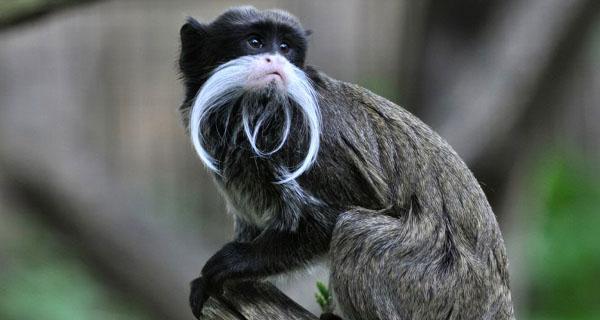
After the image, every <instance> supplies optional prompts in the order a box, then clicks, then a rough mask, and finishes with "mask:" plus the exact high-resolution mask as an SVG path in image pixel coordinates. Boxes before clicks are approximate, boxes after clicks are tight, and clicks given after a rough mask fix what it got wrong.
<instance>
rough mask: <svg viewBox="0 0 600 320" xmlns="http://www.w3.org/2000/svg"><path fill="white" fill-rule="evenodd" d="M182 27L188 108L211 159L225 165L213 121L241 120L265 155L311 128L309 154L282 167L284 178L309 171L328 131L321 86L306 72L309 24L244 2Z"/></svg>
mask: <svg viewBox="0 0 600 320" xmlns="http://www.w3.org/2000/svg"><path fill="white" fill-rule="evenodd" d="M180 33H181V55H180V59H179V66H180V69H181V73H182V75H183V80H184V83H185V86H186V98H185V102H184V104H183V106H182V112H183V113H184V120H186V121H189V122H188V125H189V129H190V135H191V138H192V142H193V144H194V147H195V149H196V151H197V153H198V155H199V156H200V158H201V159H202V161H203V162H204V163H205V164H206V166H207V167H208V168H209V169H211V170H213V171H215V172H218V171H219V164H218V163H217V162H218V161H217V159H215V157H214V155H213V154H211V152H210V151H214V149H215V148H214V146H215V145H216V144H219V143H220V142H219V141H215V139H214V136H213V137H212V139H211V137H209V136H208V135H210V133H211V132H214V131H215V130H212V131H211V130H210V128H214V127H215V126H219V125H223V124H224V123H227V125H229V124H228V122H229V120H230V119H239V120H240V122H241V123H239V125H240V128H243V131H244V132H245V136H246V138H247V142H246V143H248V144H249V145H250V147H251V149H252V150H253V151H254V153H255V154H256V155H257V156H259V157H270V156H272V155H274V154H275V153H277V152H278V151H280V150H281V149H282V147H283V146H284V145H285V144H286V141H287V140H288V136H289V135H290V132H292V131H294V130H295V131H297V132H304V133H306V141H307V147H306V148H305V150H304V151H305V157H304V158H303V159H302V160H301V161H300V162H299V163H297V164H295V165H294V168H289V167H283V166H281V167H279V169H278V170H279V173H278V175H279V177H280V179H279V181H280V182H287V181H291V180H293V179H295V178H296V177H298V176H299V175H300V174H302V173H303V172H304V171H306V170H307V169H308V168H309V167H310V165H311V164H312V163H313V162H314V160H315V158H316V155H317V151H318V147H319V134H320V113H319V108H318V104H317V99H316V93H315V91H314V89H313V86H312V84H311V82H310V80H309V78H308V77H307V75H306V74H305V72H304V62H305V57H306V48H307V36H308V35H309V31H307V30H305V29H304V28H303V27H302V25H301V24H300V23H299V22H298V20H297V19H296V18H295V17H294V16H292V15H290V14H289V13H287V12H284V11H280V10H264V11H259V10H257V9H255V8H253V7H240V8H233V9H230V10H228V11H226V12H225V13H223V14H222V15H220V16H219V17H217V18H216V19H215V20H214V21H213V22H212V23H209V24H202V23H200V22H198V21H196V20H194V19H193V18H189V19H188V20H187V23H185V24H184V25H183V27H182V28H181V32H180ZM232 114H233V116H232ZM236 115H239V117H236ZM295 124H298V125H299V126H300V127H301V128H295ZM236 125H238V124H232V126H236ZM266 128H270V130H269V131H267V129H266ZM273 128H276V129H277V130H275V131H276V132H274V130H273ZM305 129H308V130H305ZM275 136H277V137H275ZM274 141H276V142H274ZM229 143H232V142H231V141H229ZM211 144H212V145H211Z"/></svg>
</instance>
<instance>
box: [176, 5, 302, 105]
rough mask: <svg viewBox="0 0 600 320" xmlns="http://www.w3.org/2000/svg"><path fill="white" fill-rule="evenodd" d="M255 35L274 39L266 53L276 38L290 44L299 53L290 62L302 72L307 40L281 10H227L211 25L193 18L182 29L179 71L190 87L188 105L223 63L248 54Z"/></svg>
mask: <svg viewBox="0 0 600 320" xmlns="http://www.w3.org/2000/svg"><path fill="white" fill-rule="evenodd" d="M252 34H264V35H270V36H271V37H269V38H270V39H268V40H269V41H266V44H267V45H265V47H264V48H263V50H261V51H262V52H268V51H269V50H272V49H273V48H272V46H273V44H274V41H275V40H276V39H274V38H275V37H274V36H277V37H279V38H283V39H285V40H287V41H289V42H290V44H291V45H293V46H294V47H295V48H297V50H296V51H295V52H294V53H293V55H292V56H291V57H290V59H289V60H290V62H292V63H293V64H294V65H296V66H297V67H299V68H303V67H304V63H305V59H306V48H307V36H308V35H310V31H307V30H305V29H304V28H303V27H302V25H301V24H300V22H299V21H298V19H297V18H296V17H294V16H292V15H290V14H289V13H287V12H285V11H281V10H264V11H258V10H257V9H255V8H254V7H239V8H232V9H229V10H227V11H226V12H225V13H223V14H221V15H220V16H219V17H217V18H216V19H215V20H214V21H213V22H212V23H210V24H202V23H200V22H198V21H196V20H195V19H194V18H191V17H189V18H188V19H187V22H186V23H185V24H184V25H183V26H182V27H181V30H180V36H181V55H180V57H179V68H180V70H181V72H182V75H183V78H184V81H185V86H186V89H187V91H186V99H185V100H186V101H189V100H191V99H193V98H194V96H195V95H196V93H197V92H198V90H199V89H200V87H201V86H202V84H203V83H204V81H206V79H207V78H208V77H209V76H210V73H211V72H212V71H213V70H214V69H215V68H216V67H218V66H220V65H222V64H223V63H225V62H227V61H230V60H232V59H233V58H236V57H241V56H244V55H246V54H248V52H247V50H246V49H247V48H245V47H244V46H243V39H244V38H246V37H248V36H249V35H252Z"/></svg>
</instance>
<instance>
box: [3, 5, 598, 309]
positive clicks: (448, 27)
mask: <svg viewBox="0 0 600 320" xmlns="http://www.w3.org/2000/svg"><path fill="white" fill-rule="evenodd" d="M240 4H252V5H254V6H256V7H258V8H271V7H278V8H282V9H286V10H288V11H290V12H292V13H293V14H295V15H297V16H298V17H299V18H300V20H301V21H302V22H303V24H304V25H305V27H307V28H309V29H312V30H313V31H314V34H313V35H312V38H311V40H310V48H309V53H308V61H309V63H311V64H314V65H316V66H318V67H319V68H320V69H322V70H324V71H325V72H326V73H328V74H329V75H331V76H333V77H335V78H338V79H340V80H345V81H349V82H354V83H358V84H360V85H363V86H365V87H367V88H368V89H370V90H372V91H374V92H376V93H378V94H380V95H383V96H385V97H387V98H389V99H390V100H393V101H394V102H396V103H398V104H400V105H402V106H403V107H405V108H406V109H408V110H410V111H411V112H413V113H415V114H416V115H418V116H419V117H420V118H422V119H423V120H424V121H425V122H426V123H428V124H430V125H431V126H432V127H433V128H434V129H435V130H436V131H438V132H439V133H440V134H441V135H442V136H444V137H445V138H446V139H447V140H448V141H449V142H450V144H451V145H452V146H454V148H455V149H456V150H457V152H458V153H459V154H460V155H461V156H462V157H463V158H464V159H465V161H466V162H467V163H468V164H469V166H470V168H471V169H472V170H473V171H474V173H475V175H476V177H477V178H478V179H479V181H480V183H481V184H482V186H483V188H484V190H485V192H486V194H487V196H488V198H489V200H490V202H491V203H492V206H493V207H494V211H495V213H496V215H497V217H498V220H499V223H500V226H501V228H502V231H503V234H504V236H505V240H506V243H507V247H508V254H509V259H510V273H511V282H512V288H513V290H512V291H513V300H514V302H515V308H516V312H517V317H518V318H519V319H597V318H598V317H600V300H599V298H598V296H599V295H600V290H599V288H600V281H599V280H598V279H599V278H600V240H599V238H598V230H600V179H599V178H600V173H599V171H598V170H599V169H600V19H598V17H599V15H598V14H599V12H600V2H599V1H596V0H520V1H517V0H509V1H500V0H494V1H481V0H460V1H433V0H423V1H409V0H405V1H359V0H347V1H341V0H335V1H292V0H280V1H248V2H238V1H217V0H205V1H200V0H197V1H191V0H176V1H141V0H140V1H133V0H132V1H100V0H98V1H74V0H3V1H1V2H0V319H7V320H16V319H19V320H22V319H25V320H27V319H47V320H53V319H57V320H58V319H192V316H191V313H190V312H189V310H188V307H187V303H186V300H187V293H188V282H189V281H190V280H191V279H192V278H194V277H195V276H196V275H197V273H198V272H199V270H200V268H201V266H202V264H203V262H204V261H205V260H206V259H207V258H208V257H209V256H210V254H211V253H213V252H215V251H216V250H217V249H218V248H220V246H221V245H222V244H223V243H225V242H226V241H227V240H228V239H229V238H230V237H231V233H232V226H231V220H230V218H229V217H228V216H227V215H226V214H225V211H224V205H223V201H222V199H221V197H220V196H219V195H218V192H217V191H216V190H215V188H214V186H213V184H212V182H211V180H210V178H209V176H208V174H207V173H206V171H205V169H204V168H203V166H202V164H201V163H200V161H199V160H198V159H197V158H196V157H195V154H194V152H193V149H192V147H191V144H190V142H189V140H188V138H187V137H186V136H185V133H184V130H183V126H182V124H181V123H180V121H179V115H178V113H177V107H178V105H179V103H180V101H181V99H182V94H183V90H182V85H181V83H180V81H179V78H178V73H177V68H176V60H177V56H178V46H179V43H178V41H179V39H178V33H179V27H180V26H181V25H182V23H183V22H184V19H185V17H186V16H188V15H190V16H193V17H195V18H197V19H199V20H200V21H210V20H212V19H213V18H214V17H216V16H217V15H218V14H219V13H221V12H222V11H224V10H225V9H227V8H228V7H230V6H234V5H240ZM316 280H321V281H326V280H327V272H326V270H325V268H324V267H323V266H320V267H316V268H314V270H311V271H310V272H307V273H306V274H299V275H296V276H294V277H292V279H277V280H276V282H277V284H278V286H279V287H280V288H282V289H283V290H284V291H285V292H286V293H287V294H288V295H290V296H291V297H292V298H293V299H294V300H296V301H298V302H300V303H301V304H302V305H303V306H305V307H307V308H308V309H309V310H312V311H315V312H316V311H317V310H318V307H317V304H316V302H315V300H314V292H315V291H316V290H315V281H316Z"/></svg>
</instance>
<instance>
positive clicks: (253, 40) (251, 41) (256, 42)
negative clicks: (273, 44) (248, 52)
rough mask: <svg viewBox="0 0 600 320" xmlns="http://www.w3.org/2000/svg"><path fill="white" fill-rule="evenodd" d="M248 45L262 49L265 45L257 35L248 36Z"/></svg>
mask: <svg viewBox="0 0 600 320" xmlns="http://www.w3.org/2000/svg"><path fill="white" fill-rule="evenodd" d="M248 45H250V47H252V48H254V49H260V48H262V47H263V42H262V41H261V40H260V38H259V37H257V36H250V38H248Z"/></svg>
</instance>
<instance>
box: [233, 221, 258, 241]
mask: <svg viewBox="0 0 600 320" xmlns="http://www.w3.org/2000/svg"><path fill="white" fill-rule="evenodd" d="M233 230H234V231H233V239H234V241H236V242H250V241H252V240H254V239H256V237H258V235H260V229H259V228H258V227H256V226H255V225H252V224H250V223H248V222H246V221H244V220H243V219H241V218H239V217H238V216H234V218H233Z"/></svg>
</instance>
